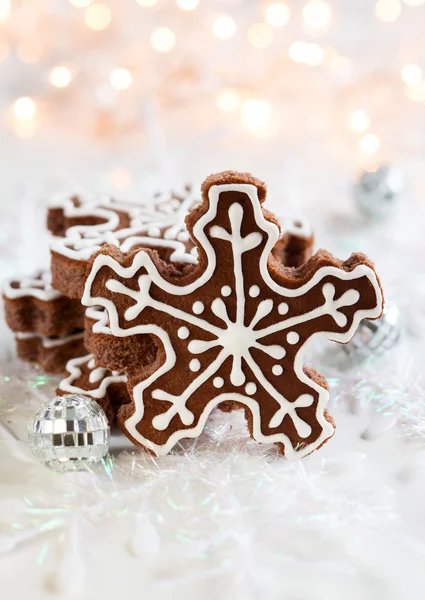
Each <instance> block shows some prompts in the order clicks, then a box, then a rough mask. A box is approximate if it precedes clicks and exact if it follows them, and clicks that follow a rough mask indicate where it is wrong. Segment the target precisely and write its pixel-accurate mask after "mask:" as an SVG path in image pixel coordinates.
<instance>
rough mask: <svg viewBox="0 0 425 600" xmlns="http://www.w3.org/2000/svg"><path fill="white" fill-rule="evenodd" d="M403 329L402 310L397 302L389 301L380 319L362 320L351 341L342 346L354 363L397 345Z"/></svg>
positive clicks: (378, 354) (380, 353)
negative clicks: (401, 322)
mask: <svg viewBox="0 0 425 600" xmlns="http://www.w3.org/2000/svg"><path fill="white" fill-rule="evenodd" d="M401 331H402V327H401V324H400V311H399V309H398V307H397V306H396V305H395V304H389V303H387V304H386V305H385V308H384V313H383V315H382V317H381V318H380V319H378V320H377V321H368V320H367V319H364V320H363V321H361V322H360V325H359V326H358V328H357V331H356V333H355V334H354V336H353V338H352V339H351V341H350V342H348V344H342V345H341V348H342V350H343V351H344V352H345V354H346V356H347V358H348V359H349V360H350V361H352V362H353V363H356V362H360V361H363V360H366V359H369V358H372V357H378V356H381V355H382V354H384V353H385V352H387V351H388V350H390V349H391V348H393V346H395V345H396V343H397V342H398V340H399V338H400V335H401Z"/></svg>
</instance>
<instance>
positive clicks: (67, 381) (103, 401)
mask: <svg viewBox="0 0 425 600" xmlns="http://www.w3.org/2000/svg"><path fill="white" fill-rule="evenodd" d="M66 371H67V375H66V377H65V378H64V379H62V381H61V382H60V384H59V387H58V389H57V390H56V393H57V394H58V395H59V396H65V395H66V394H83V395H85V396H89V397H90V398H93V400H96V402H97V403H98V404H99V405H100V406H101V407H102V408H103V410H104V411H105V413H106V416H107V417H108V421H109V424H110V425H114V424H115V423H116V419H117V413H118V410H119V408H120V407H121V406H122V405H123V404H127V403H128V402H130V396H129V395H128V392H127V387H126V377H125V375H123V374H122V373H118V372H116V371H113V372H111V371H109V370H108V369H103V368H102V367H98V366H96V363H95V361H94V357H93V355H92V354H88V355H85V356H81V357H80V358H74V359H73V360H70V361H69V362H68V364H67V365H66Z"/></svg>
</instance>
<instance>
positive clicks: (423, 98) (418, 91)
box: [406, 81, 425, 102]
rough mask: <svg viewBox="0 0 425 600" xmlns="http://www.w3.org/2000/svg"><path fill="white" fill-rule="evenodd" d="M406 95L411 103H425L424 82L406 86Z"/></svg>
mask: <svg viewBox="0 0 425 600" xmlns="http://www.w3.org/2000/svg"><path fill="white" fill-rule="evenodd" d="M406 94H407V96H408V97H409V98H410V100H413V102H425V82H424V81H421V82H419V83H413V84H410V85H408V86H407V87H406Z"/></svg>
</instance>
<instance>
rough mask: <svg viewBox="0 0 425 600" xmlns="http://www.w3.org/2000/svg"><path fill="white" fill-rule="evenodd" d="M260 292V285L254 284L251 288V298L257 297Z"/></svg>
mask: <svg viewBox="0 0 425 600" xmlns="http://www.w3.org/2000/svg"><path fill="white" fill-rule="evenodd" d="M259 294H260V288H259V287H258V285H252V286H251V287H250V288H249V295H250V296H251V298H256V297H257V296H258V295H259Z"/></svg>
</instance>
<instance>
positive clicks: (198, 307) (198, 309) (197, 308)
mask: <svg viewBox="0 0 425 600" xmlns="http://www.w3.org/2000/svg"><path fill="white" fill-rule="evenodd" d="M204 308H205V307H204V305H203V303H202V302H201V301H200V300H197V301H196V302H194V303H193V306H192V310H193V312H194V313H195V315H200V314H201V313H202V312H204Z"/></svg>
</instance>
